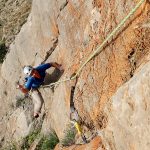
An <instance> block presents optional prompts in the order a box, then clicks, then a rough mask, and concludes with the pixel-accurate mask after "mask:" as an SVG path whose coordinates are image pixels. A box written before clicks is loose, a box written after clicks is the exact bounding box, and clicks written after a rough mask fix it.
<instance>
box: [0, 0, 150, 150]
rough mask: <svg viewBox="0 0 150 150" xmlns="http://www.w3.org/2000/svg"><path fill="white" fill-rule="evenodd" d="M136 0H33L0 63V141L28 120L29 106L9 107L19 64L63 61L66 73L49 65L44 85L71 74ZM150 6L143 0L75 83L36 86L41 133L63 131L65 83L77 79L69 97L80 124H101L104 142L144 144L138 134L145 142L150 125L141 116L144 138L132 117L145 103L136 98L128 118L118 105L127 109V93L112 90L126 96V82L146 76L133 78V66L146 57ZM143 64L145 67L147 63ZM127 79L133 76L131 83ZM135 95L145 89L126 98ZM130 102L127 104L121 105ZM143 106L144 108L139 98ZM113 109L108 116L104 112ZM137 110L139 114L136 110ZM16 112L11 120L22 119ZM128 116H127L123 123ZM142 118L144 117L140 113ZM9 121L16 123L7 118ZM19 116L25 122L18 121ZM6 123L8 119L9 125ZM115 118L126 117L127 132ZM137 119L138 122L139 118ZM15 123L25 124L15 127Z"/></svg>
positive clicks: (128, 146)
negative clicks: (39, 95) (42, 103)
mask: <svg viewBox="0 0 150 150" xmlns="http://www.w3.org/2000/svg"><path fill="white" fill-rule="evenodd" d="M136 3H137V0H133V1H131V0H128V1H122V0H113V1H103V0H88V1H78V0H69V1H66V0H57V1H55V0H47V2H43V1H41V0H33V4H32V10H31V14H30V15H29V17H28V20H27V23H26V24H25V25H24V26H23V27H22V29H21V31H20V33H19V34H18V35H17V37H16V39H15V42H14V44H12V45H11V46H10V53H8V55H7V57H6V60H5V61H4V63H3V65H2V68H1V78H0V86H1V87H3V88H1V89H0V93H1V94H0V101H1V105H0V110H1V113H0V117H1V118H2V120H1V122H0V129H1V133H0V136H1V137H0V140H1V141H6V140H8V141H9V140H10V138H9V137H13V138H14V139H15V140H19V139H20V138H22V137H24V136H26V135H27V134H28V132H29V131H30V129H31V126H32V119H30V118H32V115H31V114H30V111H29V110H28V116H29V117H26V116H27V114H25V113H24V111H25V109H24V108H21V109H22V110H21V109H16V108H15V107H11V108H10V105H11V106H12V104H13V105H14V104H15V102H16V95H18V94H19V93H18V91H17V90H16V89H15V85H14V83H15V81H17V80H18V79H20V78H22V77H23V74H22V70H21V69H22V67H23V66H24V65H29V64H30V65H33V66H36V65H38V64H40V63H41V62H43V61H46V62H50V61H56V62H58V63H61V64H62V65H63V67H64V73H63V74H61V73H60V72H58V71H56V70H53V69H49V70H48V80H47V84H48V83H50V82H51V81H57V80H58V79H64V78H68V77H70V76H71V75H72V74H73V73H74V72H75V71H76V70H77V69H78V68H79V66H80V65H81V64H82V63H83V62H84V61H85V60H86V58H87V56H89V54H90V53H91V52H92V51H94V49H95V48H96V47H97V46H98V45H99V44H100V43H101V42H102V41H103V40H104V39H105V38H106V37H107V35H108V34H109V33H110V32H111V31H112V30H113V28H114V27H116V25H117V24H118V23H119V22H120V21H121V20H122V19H123V18H124V17H125V16H126V15H127V14H128V12H129V11H130V10H131V9H132V8H133V7H134V6H135V4H136ZM149 10H150V4H149V3H148V2H145V3H144V4H143V5H142V7H140V9H138V11H137V12H136V13H135V14H134V16H133V17H132V18H130V20H129V21H128V23H126V25H125V26H124V28H122V30H121V31H120V32H119V34H118V35H117V36H116V37H115V36H114V38H113V40H112V41H111V42H110V43H109V44H108V45H107V46H106V47H105V49H104V51H103V52H101V53H100V54H99V55H98V56H96V57H95V58H94V59H92V60H91V61H90V62H89V63H88V64H87V65H86V66H85V67H84V69H83V71H82V72H81V74H80V76H79V78H78V80H77V82H75V81H71V82H65V83H62V84H59V85H58V86H56V87H55V88H53V89H50V88H45V89H40V91H41V93H42V96H43V98H44V100H45V107H43V110H42V113H45V114H46V115H45V118H44V122H43V127H42V132H43V133H48V132H50V130H51V129H53V130H55V131H56V133H57V135H58V137H59V138H60V139H61V138H62V137H63V136H64V130H65V129H66V128H67V124H68V123H69V113H70V97H71V87H72V86H75V91H74V96H73V101H74V103H75V108H76V110H77V111H78V113H79V115H80V117H81V119H82V122H83V124H84V125H85V126H87V127H88V128H90V129H95V130H99V129H103V130H102V131H103V132H102V131H101V130H100V131H99V133H100V135H101V136H102V137H103V141H102V143H104V145H105V147H106V148H107V147H108V149H117V150H120V149H136V148H137V149H138V148H139V149H140V148H141V149H142V147H144V146H145V149H146V148H148V146H146V145H145V143H144V142H143V143H141V142H140V140H139V139H140V138H143V139H142V140H143V141H148V139H149V137H147V133H146V127H149V126H148V122H146V121H145V122H146V126H145V129H144V132H145V134H143V135H144V136H143V137H140V135H142V133H143V127H142V126H140V124H139V125H138V126H137V128H138V132H139V133H140V134H138V133H134V135H132V133H133V132H135V127H136V123H137V120H142V119H141V116H145V113H146V114H148V109H147V110H145V112H143V111H144V110H143V108H142V107H143V106H141V105H140V104H139V103H138V102H137V108H139V109H138V110H139V111H138V110H137V109H134V110H130V111H131V112H130V113H133V116H132V118H130V117H129V116H130V115H131V114H130V113H127V112H124V109H125V110H127V109H131V108H130V107H132V103H133V99H129V97H127V98H125V97H123V98H124V99H125V100H124V99H121V100H120V99H119V96H117V95H120V97H122V96H121V93H127V95H128V93H130V92H133V91H132V89H128V88H124V87H126V86H127V85H128V84H133V85H131V86H133V87H135V89H136V88H137V89H139V90H140V88H138V87H140V84H138V83H137V84H136V81H137V80H138V79H134V78H141V81H142V80H144V77H142V75H138V73H137V74H136V75H135V77H134V73H135V71H136V69H139V70H142V68H145V63H146V61H149V58H150V57H149V50H150V44H149V40H150V36H149V35H150V27H149V21H150V12H149ZM141 64H142V65H141ZM146 66H147V65H146ZM146 69H147V71H148V67H146ZM141 74H142V73H141ZM137 76H139V77H137ZM131 77H133V79H132V80H131V81H129V83H126V84H125V85H124V87H122V90H119V91H118V92H117V95H116V98H115V96H114V97H113V100H112V105H110V110H109V111H106V110H104V108H107V107H108V106H107V105H108V104H109V103H108V101H109V100H110V99H111V97H112V96H113V95H114V94H115V92H116V91H117V89H118V88H119V87H120V86H122V85H123V84H124V83H125V82H127V81H128V80H130V78H131ZM133 80H135V81H134V82H133ZM138 81H140V80H138ZM147 81H148V79H147V80H146V81H143V82H145V86H148V82H147ZM130 82H132V83H130ZM142 85H143V84H142ZM142 85H141V88H142ZM144 91H145V90H144ZM138 94H141V97H142V96H143V95H144V94H143V93H142V92H137V93H135V92H134V93H132V95H134V96H132V97H135V98H136V97H138ZM145 94H146V93H145ZM19 95H20V94H19ZM115 99H116V100H115ZM123 100H124V101H125V102H123ZM140 100H141V99H140ZM118 101H119V102H120V103H121V102H122V103H121V104H120V103H119V104H120V105H121V106H122V107H123V108H124V109H121V108H119V109H118V107H119V106H118V105H117V102H118ZM128 101H129V106H130V107H129V106H128V105H127V104H126V102H128ZM110 103H111V101H110ZM130 103H131V104H130ZM141 103H142V102H141ZM2 104H3V105H2ZM126 107H128V108H126ZM133 107H134V106H133ZM144 107H147V108H148V106H146V105H145V104H144ZM144 109H145V108H144ZM140 110H141V111H142V113H140ZM111 111H112V112H111ZM8 112H9V114H10V116H11V117H9V115H8ZM111 113H112V116H110V114H111ZM139 113H140V114H141V116H140V115H138V114H139ZM118 114H119V115H118ZM20 115H21V116H22V117H21V118H22V119H23V118H24V119H23V121H19V122H15V121H14V120H15V119H16V120H20V119H19V117H20ZM116 117H119V119H121V120H119V121H122V122H119V121H118V124H117V123H116V122H115V119H114V118H116ZM3 118H4V119H3ZM6 118H7V119H6ZM9 118H11V119H9ZM129 118H130V119H132V120H129V122H128V121H127V122H126V123H124V122H125V120H128V119H129ZM144 118H145V120H146V119H147V117H146V116H145V117H144ZM144 118H143V119H144ZM13 121H14V122H15V124H13V123H12V122H13ZM21 122H23V123H22V124H21ZM131 123H132V125H133V126H132V127H131ZM10 124H12V127H11V128H10V127H9V126H10ZM120 124H125V125H126V128H127V129H130V132H127V130H126V129H124V128H123V127H124V126H123V127H122V126H121V127H120ZM18 125H19V128H18ZM141 125H144V122H142V124H141ZM106 126H107V128H106ZM119 127H120V128H119ZM105 128H106V129H105ZM20 129H21V130H23V131H22V132H20ZM120 131H122V132H123V133H122V132H120ZM101 132H102V133H103V134H102V133H101ZM119 132H120V133H119ZM6 133H9V134H6ZM112 133H113V134H112ZM136 134H138V135H139V137H138V138H136ZM117 135H119V137H118V136H117ZM113 137H114V139H113ZM133 137H134V138H135V139H134V141H135V142H134V143H135V147H134V144H133V143H130V141H131V139H132V138H133ZM146 138H147V139H146ZM107 139H108V141H109V143H108V141H107ZM119 141H120V142H119ZM121 142H122V143H121ZM126 142H127V143H126ZM121 146H123V147H121Z"/></svg>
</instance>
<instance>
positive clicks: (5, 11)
mask: <svg viewBox="0 0 150 150" xmlns="http://www.w3.org/2000/svg"><path fill="white" fill-rule="evenodd" d="M31 3H32V0H19V1H18V0H0V40H2V39H3V40H4V39H5V44H6V46H9V45H10V44H11V43H12V42H13V41H14V39H15V35H17V34H18V32H19V31H20V29H21V27H22V25H23V24H24V23H25V22H26V19H27V17H28V15H29V13H30V10H31Z"/></svg>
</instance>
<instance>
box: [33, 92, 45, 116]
mask: <svg viewBox="0 0 150 150" xmlns="http://www.w3.org/2000/svg"><path fill="white" fill-rule="evenodd" d="M31 96H32V100H33V105H34V115H36V114H39V113H40V112H41V108H42V105H43V102H44V101H43V98H42V95H41V93H40V92H39V90H37V89H36V90H32V92H31Z"/></svg>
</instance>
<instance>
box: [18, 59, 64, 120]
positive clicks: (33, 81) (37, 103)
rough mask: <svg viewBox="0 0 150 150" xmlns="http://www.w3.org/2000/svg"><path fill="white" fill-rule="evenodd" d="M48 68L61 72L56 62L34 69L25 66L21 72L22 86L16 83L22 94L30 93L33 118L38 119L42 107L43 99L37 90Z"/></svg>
mask: <svg viewBox="0 0 150 150" xmlns="http://www.w3.org/2000/svg"><path fill="white" fill-rule="evenodd" d="M50 67H54V68H56V69H59V70H60V71H62V70H63V69H62V66H61V65H60V64H58V63H56V62H51V63H46V64H41V65H39V66H37V67H35V68H33V67H32V66H25V67H24V68H23V72H24V74H25V75H26V77H25V83H24V85H20V84H19V83H17V88H18V89H20V90H21V91H22V92H23V93H24V94H28V93H29V91H31V97H32V100H33V104H34V117H35V118H38V117H39V114H40V112H41V108H42V105H43V98H42V96H41V93H40V92H39V90H38V88H39V87H40V86H41V85H42V84H43V83H44V78H45V76H46V70H47V69H49V68H50Z"/></svg>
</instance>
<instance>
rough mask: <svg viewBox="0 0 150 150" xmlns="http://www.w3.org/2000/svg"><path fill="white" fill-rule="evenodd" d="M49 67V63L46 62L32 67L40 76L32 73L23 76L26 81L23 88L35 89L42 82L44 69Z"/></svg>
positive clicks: (44, 73)
mask: <svg viewBox="0 0 150 150" xmlns="http://www.w3.org/2000/svg"><path fill="white" fill-rule="evenodd" d="M50 67H51V64H50V63H47V64H42V65H39V66H37V67H36V68H33V69H35V70H36V71H37V72H38V73H39V75H40V78H36V77H34V76H32V75H30V76H28V77H26V78H25V80H26V82H25V84H24V86H25V88H26V89H28V90H30V89H31V88H32V89H37V88H38V87H39V86H40V85H41V84H42V83H43V82H44V78H45V75H46V70H47V69H48V68H50Z"/></svg>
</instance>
